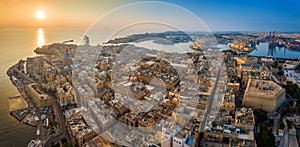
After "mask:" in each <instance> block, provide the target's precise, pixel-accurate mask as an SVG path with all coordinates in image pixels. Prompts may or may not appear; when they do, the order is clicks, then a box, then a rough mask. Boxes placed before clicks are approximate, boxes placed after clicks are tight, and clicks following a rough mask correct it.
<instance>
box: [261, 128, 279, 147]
mask: <svg viewBox="0 0 300 147" xmlns="http://www.w3.org/2000/svg"><path fill="white" fill-rule="evenodd" d="M256 143H257V146H258V147H275V146H276V145H275V136H274V134H273V133H272V129H270V128H269V127H268V126H265V125H264V126H262V127H261V129H260V132H259V134H258V136H257V137H256Z"/></svg>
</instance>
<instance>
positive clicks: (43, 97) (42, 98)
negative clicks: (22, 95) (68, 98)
mask: <svg viewBox="0 0 300 147" xmlns="http://www.w3.org/2000/svg"><path fill="white" fill-rule="evenodd" d="M25 90H26V93H27V94H28V96H29V97H31V98H32V99H33V101H34V102H35V103H36V105H37V106H38V107H41V108H42V107H49V106H51V98H50V97H49V96H48V95H47V94H44V93H42V92H41V91H39V90H38V89H37V87H36V85H35V83H33V84H28V85H26V88H25Z"/></svg>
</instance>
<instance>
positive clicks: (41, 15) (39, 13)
mask: <svg viewBox="0 0 300 147" xmlns="http://www.w3.org/2000/svg"><path fill="white" fill-rule="evenodd" d="M45 17H46V16H45V13H44V11H41V10H39V11H36V13H35V18H37V19H40V20H42V19H44V18H45Z"/></svg>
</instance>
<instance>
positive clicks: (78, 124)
mask: <svg viewBox="0 0 300 147" xmlns="http://www.w3.org/2000/svg"><path fill="white" fill-rule="evenodd" d="M65 115H66V121H67V122H66V123H67V125H68V127H69V131H70V133H71V135H72V142H73V144H75V145H77V146H82V145H83V144H84V143H85V142H88V141H89V140H91V139H93V138H94V136H95V132H94V131H93V130H92V129H91V128H89V127H88V126H87V125H86V124H85V122H84V120H83V119H82V117H81V113H80V110H79V109H78V108H75V109H70V110H67V111H66V112H65Z"/></svg>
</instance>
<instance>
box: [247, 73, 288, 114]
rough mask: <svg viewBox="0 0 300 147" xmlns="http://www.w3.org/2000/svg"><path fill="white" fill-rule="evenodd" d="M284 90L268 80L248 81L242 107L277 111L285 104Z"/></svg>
mask: <svg viewBox="0 0 300 147" xmlns="http://www.w3.org/2000/svg"><path fill="white" fill-rule="evenodd" d="M285 100H286V99H285V89H284V88H282V87H281V86H279V85H277V84H276V83H275V82H273V81H269V80H254V79H249V80H248V83H247V87H246V90H245V94H244V98H243V102H242V106H245V107H251V108H253V109H259V108H262V109H264V110H266V111H268V112H270V113H271V112H274V111H277V110H278V109H279V108H280V106H281V105H282V104H283V103H284V102H285Z"/></svg>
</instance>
